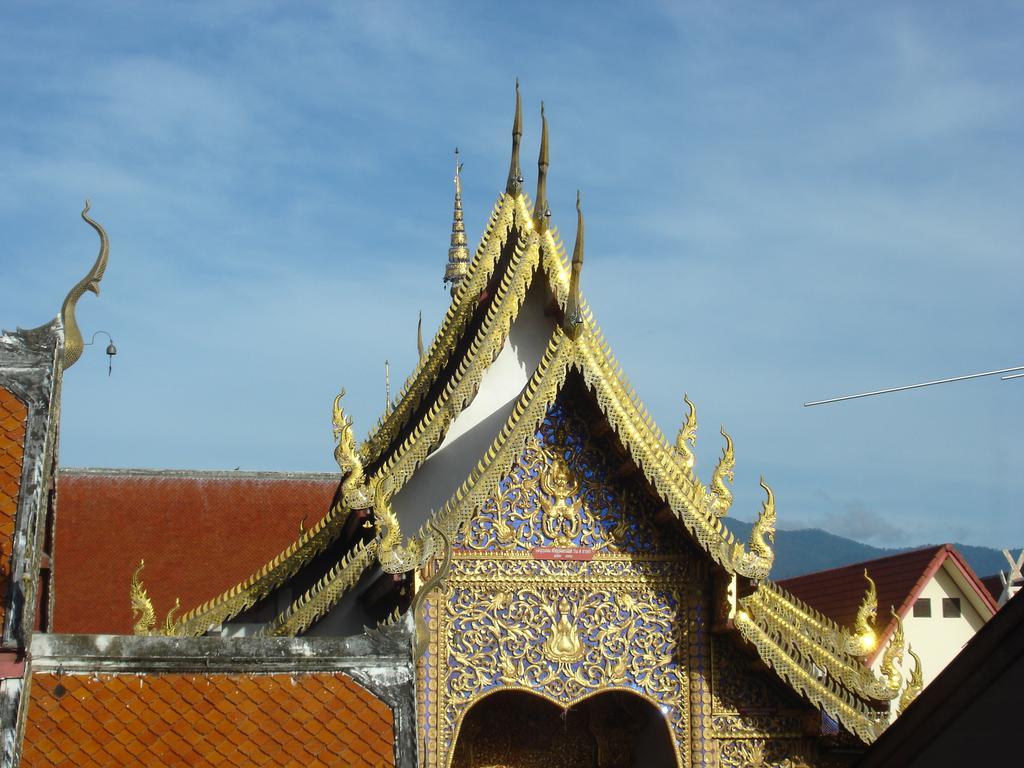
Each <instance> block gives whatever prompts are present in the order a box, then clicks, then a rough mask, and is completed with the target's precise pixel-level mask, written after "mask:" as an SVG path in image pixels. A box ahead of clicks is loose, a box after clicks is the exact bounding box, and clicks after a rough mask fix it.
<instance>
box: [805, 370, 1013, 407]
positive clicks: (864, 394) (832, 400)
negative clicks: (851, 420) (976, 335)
mask: <svg viewBox="0 0 1024 768" xmlns="http://www.w3.org/2000/svg"><path fill="white" fill-rule="evenodd" d="M1014 371H1024V365H1018V366H1017V367H1016V368H1001V369H1000V370H998V371H986V372H985V373H969V374H967V375H966V376H953V377H952V378H949V379H937V380H935V381H925V382H922V383H921V384H908V385H906V386H905V387H890V388H889V389H876V390H874V391H872V392H861V393H859V394H856V395H843V396H842V397H832V398H829V399H828V400H814V401H812V402H810V403H804V408H810V407H811V406H812V405H825V404H827V403H839V402H842V401H843V400H856V399H857V398H860V397H872V396H873V395H887V394H889V393H890V392H903V391H905V390H907V389H919V388H920V387H931V386H934V385H935V384H949V383H950V382H951V381H964V380H965V379H977V378H980V377H982V376H996V375H998V374H1000V373H1012V372H1014ZM1022 376H1024V373H1019V374H1017V375H1015V376H1004V377H1003V380H1004V381H1005V380H1006V379H1016V378H1018V377H1022Z"/></svg>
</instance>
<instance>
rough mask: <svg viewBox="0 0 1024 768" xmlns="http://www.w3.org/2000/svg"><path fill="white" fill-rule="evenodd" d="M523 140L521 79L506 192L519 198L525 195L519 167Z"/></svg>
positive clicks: (517, 82)
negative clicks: (520, 148) (520, 141)
mask: <svg viewBox="0 0 1024 768" xmlns="http://www.w3.org/2000/svg"><path fill="white" fill-rule="evenodd" d="M521 138H523V102H522V99H521V98H520V97H519V78H518V77H517V78H516V116H515V118H514V119H513V121H512V160H511V162H509V166H508V183H506V184H505V191H506V192H507V193H508V194H510V195H512V196H513V197H517V196H518V195H521V194H522V193H523V171H522V169H521V168H520V167H519V140H520V139H521Z"/></svg>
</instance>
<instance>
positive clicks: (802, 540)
mask: <svg viewBox="0 0 1024 768" xmlns="http://www.w3.org/2000/svg"><path fill="white" fill-rule="evenodd" d="M724 522H725V523H726V525H727V527H728V528H729V530H730V531H732V533H733V535H734V536H736V537H737V538H738V539H739V540H740V541H746V540H747V539H748V538H749V536H750V529H751V528H752V527H753V523H747V522H744V521H743V520H734V519H731V518H726V519H725V521H724ZM940 543H943V542H940ZM926 546H933V545H930V544H920V545H918V546H915V547H900V548H891V549H890V548H884V547H875V546H872V545H870V544H862V543H861V542H859V541H854V540H853V539H847V538H843V537H842V536H836V535H835V534H832V533H829V532H828V531H823V530H821V529H820V528H802V529H799V530H793V531H787V530H780V531H778V532H776V534H775V565H773V566H772V579H773V580H776V581H778V580H780V579H788V578H790V577H792V576H802V575H803V574H805V573H813V572H815V571H823V570H825V569H827V568H838V567H839V566H842V565H849V564H850V563H859V562H861V561H862V560H874V559H875V558H878V557H886V556H888V555H895V554H899V553H900V552H909V551H910V550H913V549H921V548H922V547H926ZM953 546H954V547H956V548H957V550H958V551H959V552H960V554H962V555H963V556H964V558H965V559H966V560H967V562H968V563H970V565H971V568H973V569H974V572H975V573H976V574H977V575H978V576H991V575H992V574H995V573H998V572H999V571H1000V570H1006V567H1007V565H1006V558H1004V557H1003V553H1002V552H1001V551H999V550H998V549H994V548H992V547H979V546H975V545H973V544H956V543H954V544H953ZM1012 551H1014V552H1016V551H1017V550H1016V549H1013V550H1012Z"/></svg>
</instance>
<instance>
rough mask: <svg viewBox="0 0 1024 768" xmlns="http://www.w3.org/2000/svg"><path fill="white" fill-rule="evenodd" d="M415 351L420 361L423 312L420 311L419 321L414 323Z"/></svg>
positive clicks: (421, 355) (421, 354)
mask: <svg viewBox="0 0 1024 768" xmlns="http://www.w3.org/2000/svg"><path fill="white" fill-rule="evenodd" d="M416 351H417V352H418V353H419V356H420V359H421V360H422V359H423V310H422V309H421V310H420V319H419V320H418V321H417V323H416Z"/></svg>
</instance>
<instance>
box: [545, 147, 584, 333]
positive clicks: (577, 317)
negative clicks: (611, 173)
mask: <svg viewBox="0 0 1024 768" xmlns="http://www.w3.org/2000/svg"><path fill="white" fill-rule="evenodd" d="M544 134H545V135H547V128H545V129H544ZM582 271H583V209H582V208H581V207H580V191H579V190H578V189H577V190H576V245H575V246H573V249H572V271H571V272H570V273H569V296H568V298H567V299H566V301H565V331H566V333H568V334H569V336H570V338H573V339H575V338H576V337H577V336H579V334H580V328H582V327H583V310H582V306H583V298H582V296H580V272H582Z"/></svg>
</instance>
